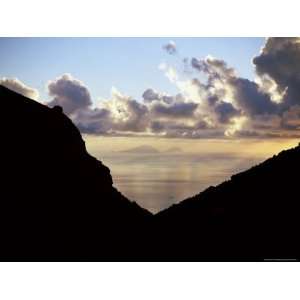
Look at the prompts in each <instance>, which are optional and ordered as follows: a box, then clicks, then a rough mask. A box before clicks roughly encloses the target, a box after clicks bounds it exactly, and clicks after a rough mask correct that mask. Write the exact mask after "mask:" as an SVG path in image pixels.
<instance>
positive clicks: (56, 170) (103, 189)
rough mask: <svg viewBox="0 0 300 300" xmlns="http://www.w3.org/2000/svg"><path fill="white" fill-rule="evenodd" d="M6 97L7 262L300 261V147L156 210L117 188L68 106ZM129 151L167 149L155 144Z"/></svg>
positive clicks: (1, 94) (1, 95) (4, 93)
mask: <svg viewBox="0 0 300 300" xmlns="http://www.w3.org/2000/svg"><path fill="white" fill-rule="evenodd" d="M0 99H1V106H2V111H3V112H4V113H3V114H2V117H1V122H2V123H1V124H2V128H3V130H2V147H1V156H0V162H1V175H2V176H1V178H2V180H1V202H0V203H1V212H2V217H1V219H0V223H1V228H2V235H1V241H2V243H1V248H0V259H1V260H3V261H264V260H270V259H277V258H278V259H288V260H289V259H290V260H298V259H299V258H300V255H299V250H300V249H299V246H298V240H297V236H298V231H299V225H300V218H299V215H300V202H299V188H298V186H299V183H298V181H299V179H298V172H299V166H300V146H298V147H295V148H293V149H290V150H286V151H282V152H281V153H279V154H278V155H274V156H273V157H272V158H270V159H268V160H266V161H265V162H263V163H261V164H259V165H257V166H254V167H252V168H250V169H249V170H247V171H245V172H241V173H239V174H236V175H233V176H232V177H231V179H230V180H228V181H226V182H223V183H222V184H220V185H218V186H216V187H209V188H208V189H206V190H205V191H204V192H202V193H200V194H198V195H195V196H194V197H191V198H189V199H185V200H183V201H182V202H180V203H179V204H176V205H173V206H171V207H170V208H168V209H166V210H164V211H161V212H159V213H158V214H156V215H153V214H151V213H150V212H148V211H146V210H145V209H143V208H142V207H140V206H139V205H137V204H136V203H135V202H133V201H130V200H129V199H127V198H126V197H125V196H123V195H122V194H121V193H120V192H119V191H118V190H117V189H116V188H115V187H114V186H113V181H112V177H111V175H110V170H109V168H108V167H106V166H105V165H103V164H102V162H100V161H98V160H97V159H96V158H94V157H92V156H91V155H90V154H88V153H87V151H86V148H85V143H84V141H83V139H82V137H81V134H80V132H79V130H78V129H77V128H76V127H75V125H74V124H73V123H72V121H71V120H70V119H69V118H68V117H67V116H66V115H65V114H64V113H63V111H62V109H61V108H60V107H54V108H52V109H51V108H49V107H47V106H45V105H42V104H40V103H37V102H35V101H33V100H30V99H28V98H26V97H24V96H21V95H19V94H17V93H15V92H13V91H11V90H9V89H7V88H5V87H3V86H0ZM20 151H21V153H22V155H20ZM126 151H127V152H130V153H153V154H154V153H158V150H157V149H155V148H154V147H152V146H149V145H144V146H142V147H137V148H133V149H128V150H126ZM169 151H173V152H180V151H181V149H180V148H177V147H176V148H172V149H171V150H170V149H169Z"/></svg>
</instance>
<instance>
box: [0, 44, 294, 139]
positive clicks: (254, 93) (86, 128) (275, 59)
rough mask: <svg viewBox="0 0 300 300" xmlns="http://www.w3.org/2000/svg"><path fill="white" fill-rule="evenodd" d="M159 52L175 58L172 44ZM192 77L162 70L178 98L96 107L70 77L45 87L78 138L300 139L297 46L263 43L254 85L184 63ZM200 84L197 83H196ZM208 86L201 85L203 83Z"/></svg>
mask: <svg viewBox="0 0 300 300" xmlns="http://www.w3.org/2000/svg"><path fill="white" fill-rule="evenodd" d="M163 48H164V49H165V50H166V51H167V52H168V53H169V54H172V55H173V54H176V52H177V48H176V45H175V43H174V42H169V43H168V44H167V45H165V46H163ZM182 64H183V65H184V68H186V65H187V64H188V65H189V68H190V71H189V76H188V77H187V76H182V77H184V79H181V78H180V77H181V74H180V73H178V71H177V70H175V69H174V68H172V67H171V66H167V65H165V66H164V68H163V69H164V71H165V73H166V76H167V77H168V78H169V79H170V81H171V82H172V83H173V84H175V85H176V86H177V88H178V90H179V92H178V94H177V95H168V94H166V93H163V92H158V91H156V90H154V89H151V88H149V89H147V90H146V91H145V92H144V93H143V95H142V99H141V100H140V101H137V100H135V99H133V98H132V97H129V96H126V95H123V94H121V93H120V92H119V91H117V90H116V89H113V90H112V95H111V99H107V100H102V101H101V103H100V104H99V105H98V106H95V105H94V104H93V102H92V99H91V96H90V93H89V90H88V88H87V87H86V86H85V85H84V84H83V83H82V82H81V81H79V80H77V79H75V78H73V77H72V76H71V75H70V74H64V75H62V76H61V77H59V78H57V79H55V80H53V81H50V82H49V83H48V93H49V95H50V96H51V97H52V100H51V101H50V102H48V103H47V104H48V105H49V106H55V105H60V106H62V107H63V109H64V112H65V113H66V114H67V115H69V116H70V118H71V119H72V120H73V121H74V122H75V124H76V125H77V126H78V127H79V128H80V130H81V131H82V132H83V133H87V134H95V135H124V136H127V135H129V136H130V135H155V136H163V137H185V138H216V137H231V136H235V137H270V138H272V137H299V136H300V132H299V130H300V96H299V95H300V72H299V71H300V39H299V38H268V39H267V40H266V42H265V45H264V46H263V48H262V49H261V52H260V53H259V54H258V55H257V56H256V57H254V59H253V64H254V68H255V74H256V79H255V81H251V80H248V79H245V78H241V77H239V76H238V74H237V73H236V71H235V70H234V69H233V68H231V67H229V66H228V65H227V63H226V62H225V61H223V60H220V59H216V58H213V57H210V56H207V57H206V58H204V59H198V58H195V57H194V58H191V59H186V58H185V59H184V60H183V62H182ZM199 78H202V80H200V79H199ZM203 78H205V80H203ZM0 83H1V84H3V85H6V86H7V87H9V88H11V89H14V90H16V91H17V92H20V93H22V94H24V95H26V96H28V97H31V98H34V99H37V98H38V93H37V91H36V90H34V89H31V88H29V87H27V86H25V85H24V84H23V83H21V82H20V81H18V80H17V79H5V78H4V79H2V80H0Z"/></svg>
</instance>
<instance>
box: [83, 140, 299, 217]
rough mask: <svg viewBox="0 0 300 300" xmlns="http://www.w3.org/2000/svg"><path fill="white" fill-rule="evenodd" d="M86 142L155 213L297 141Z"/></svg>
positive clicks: (120, 185) (128, 192)
mask: <svg viewBox="0 0 300 300" xmlns="http://www.w3.org/2000/svg"><path fill="white" fill-rule="evenodd" d="M86 142H87V148H88V150H89V151H90V153H91V154H92V155H94V156H95V157H97V158H98V159H99V160H101V161H102V162H103V163H104V164H105V165H106V166H108V167H109V168H110V171H111V174H112V177H113V182H114V186H115V187H116V188H117V189H118V190H119V191H120V192H121V193H123V194H124V195H125V196H126V197H128V198H129V199H130V200H134V201H136V202H137V203H138V204H139V205H141V206H142V207H144V208H146V209H148V210H150V211H152V212H154V213H155V212H158V211H160V210H162V209H165V208H167V207H169V206H170V205H172V204H175V203H178V202H180V201H182V200H184V199H185V198H188V197H191V196H193V195H196V194H198V193H199V192H201V191H203V190H204V189H206V188H207V187H209V186H211V185H217V184H219V183H221V182H223V181H224V180H227V179H230V177H231V176H232V175H233V174H235V173H238V172H240V171H243V170H246V169H248V168H249V167H252V166H253V165H255V164H257V163H259V162H261V161H263V160H264V159H266V158H268V157H270V156H272V155H273V154H276V153H278V152H279V151H281V150H282V149H287V148H290V147H292V146H296V145H297V143H298V141H297V140H292V141H280V140H277V141H268V142H263V141H242V142H239V141H216V140H215V141H211V140H209V141H195V140H191V141H176V140H167V139H165V140H157V139H155V140H154V139H153V140H151V139H144V140H143V139H130V138H93V139H89V138H87V139H86ZM126 149H127V150H128V149H129V151H126Z"/></svg>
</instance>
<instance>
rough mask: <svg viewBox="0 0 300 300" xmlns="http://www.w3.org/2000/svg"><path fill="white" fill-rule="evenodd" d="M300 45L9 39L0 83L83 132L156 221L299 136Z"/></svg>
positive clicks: (0, 61)
mask: <svg viewBox="0 0 300 300" xmlns="http://www.w3.org/2000/svg"><path fill="white" fill-rule="evenodd" d="M299 69H300V39H299V38H0V84H2V85H4V86H6V87H8V88H10V89H12V90H15V91H16V92H18V93H21V94H23V95H25V96H27V97H29V98H31V99H34V100H36V101H38V102H41V103H43V104H45V105H48V106H50V107H53V106H55V105H59V106H61V107H62V108H63V111H64V113H65V114H66V115H68V116H69V117H70V118H71V120H72V121H73V122H74V124H75V125H76V126H77V127H78V128H79V130H80V131H81V133H82V135H83V137H84V139H85V141H86V145H87V148H88V150H89V151H90V152H91V154H92V155H94V156H96V157H97V158H99V159H100V160H102V161H103V162H104V163H106V164H107V165H108V166H109V167H110V169H111V172H112V176H113V180H114V183H115V185H116V186H117V187H118V188H119V189H120V191H121V192H123V193H124V194H125V195H126V196H128V197H129V198H130V199H133V200H136V201H137V202H138V203H139V204H141V205H142V206H143V207H146V208H148V209H149V210H151V211H153V212H156V211H159V210H161V209H163V208H166V207H167V206H169V205H171V204H172V203H176V202H178V201H180V200H182V199H183V198H186V197H189V196H192V195H194V194H196V193H197V192H200V191H201V190H203V189H205V188H206V187H208V186H209V185H215V184H217V183H220V182H222V181H223V180H226V179H228V178H230V176H231V175H232V174H234V173H236V172H238V171H241V170H244V169H247V168H249V167H251V166H252V165H253V164H256V163H259V162H260V161H262V160H264V159H266V158H267V157H269V156H271V155H273V154H275V153H278V152H279V151H280V150H282V149H287V148H289V147H292V146H295V145H297V144H298V140H299V137H300V96H299V95H300V76H299Z"/></svg>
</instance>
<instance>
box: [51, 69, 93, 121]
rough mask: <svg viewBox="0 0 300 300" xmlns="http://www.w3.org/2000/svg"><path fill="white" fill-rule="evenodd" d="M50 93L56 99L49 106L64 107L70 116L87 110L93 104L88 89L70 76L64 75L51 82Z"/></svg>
mask: <svg viewBox="0 0 300 300" xmlns="http://www.w3.org/2000/svg"><path fill="white" fill-rule="evenodd" d="M47 88H48V93H49V95H50V96H52V97H54V98H53V100H52V101H51V102H49V103H48V105H49V106H55V105H59V106H62V107H63V109H64V112H65V113H66V114H68V115H70V114H72V113H74V112H76V111H78V110H82V109H85V108H88V107H89V106H90V105H91V104H92V100H91V96H90V93H89V90H88V88H87V87H86V86H85V85H84V84H83V83H82V82H81V81H79V80H77V79H75V78H73V77H72V76H71V75H70V74H63V75H62V76H61V77H59V78H57V79H55V80H53V81H49V83H48V86H47Z"/></svg>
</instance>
